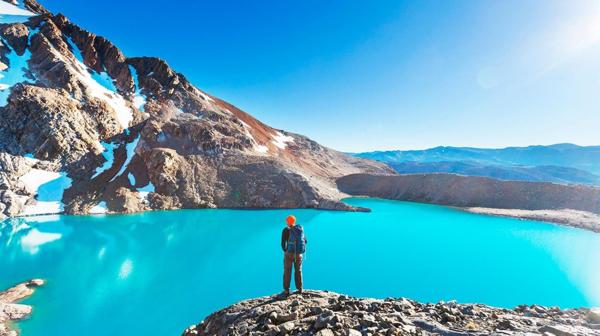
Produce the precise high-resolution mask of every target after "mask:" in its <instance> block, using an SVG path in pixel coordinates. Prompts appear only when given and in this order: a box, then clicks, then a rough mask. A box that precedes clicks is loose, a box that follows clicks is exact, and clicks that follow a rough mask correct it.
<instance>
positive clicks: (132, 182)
mask: <svg viewBox="0 0 600 336" xmlns="http://www.w3.org/2000/svg"><path fill="white" fill-rule="evenodd" d="M127 178H128V179H129V184H131V186H134V185H135V176H133V174H132V173H129V174H127Z"/></svg>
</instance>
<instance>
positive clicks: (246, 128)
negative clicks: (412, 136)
mask: <svg viewBox="0 0 600 336" xmlns="http://www.w3.org/2000/svg"><path fill="white" fill-rule="evenodd" d="M227 111H229V110H227ZM240 123H242V126H244V131H245V133H246V136H247V137H248V138H250V140H251V141H252V144H253V146H254V151H255V152H257V153H260V154H265V153H267V152H268V151H269V148H268V147H267V146H264V145H259V144H258V142H257V141H256V139H254V136H253V135H252V133H250V129H251V128H252V127H250V125H248V124H246V123H245V122H244V121H243V120H240Z"/></svg>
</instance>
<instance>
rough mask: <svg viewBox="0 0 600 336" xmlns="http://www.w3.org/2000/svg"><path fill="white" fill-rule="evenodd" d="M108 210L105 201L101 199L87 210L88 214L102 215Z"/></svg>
mask: <svg viewBox="0 0 600 336" xmlns="http://www.w3.org/2000/svg"><path fill="white" fill-rule="evenodd" d="M107 212H108V208H107V207H106V202H104V201H102V202H100V203H98V204H96V205H95V206H94V207H93V208H91V209H90V211H88V213H89V214H90V215H102V214H105V213H107Z"/></svg>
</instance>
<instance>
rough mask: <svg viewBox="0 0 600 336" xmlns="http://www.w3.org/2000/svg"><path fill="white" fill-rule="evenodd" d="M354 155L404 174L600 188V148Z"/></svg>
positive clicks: (558, 146)
mask: <svg viewBox="0 0 600 336" xmlns="http://www.w3.org/2000/svg"><path fill="white" fill-rule="evenodd" d="M353 155H354V156H356V157H360V158H368V159H372V160H377V161H380V162H384V163H387V164H388V165H389V166H391V167H392V168H394V169H395V170H396V171H397V172H399V173H401V174H413V173H453V174H459V175H467V176H485V177H491V178H496V179H501V180H515V181H533V182H554V183H563V184H587V185H600V146H587V147H583V146H577V145H573V144H556V145H550V146H529V147H508V148H502V149H484V148H471V147H435V148H431V149H426V150H408V151H401V150H397V151H375V152H366V153H355V154H353Z"/></svg>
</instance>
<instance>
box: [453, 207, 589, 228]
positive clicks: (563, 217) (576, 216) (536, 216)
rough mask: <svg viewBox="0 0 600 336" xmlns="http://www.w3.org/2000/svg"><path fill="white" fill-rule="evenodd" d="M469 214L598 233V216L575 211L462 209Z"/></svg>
mask: <svg viewBox="0 0 600 336" xmlns="http://www.w3.org/2000/svg"><path fill="white" fill-rule="evenodd" d="M462 210H465V211H467V212H470V213H476V214H482V215H490V216H499V217H511V218H518V219H523V220H534V221H542V222H550V223H554V224H559V225H564V226H570V227H574V228H578V229H583V230H589V231H593V232H597V233H600V215H597V214H595V213H591V212H586V211H577V210H569V209H564V210H521V209H496V208H477V207H475V208H462Z"/></svg>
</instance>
